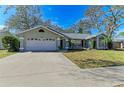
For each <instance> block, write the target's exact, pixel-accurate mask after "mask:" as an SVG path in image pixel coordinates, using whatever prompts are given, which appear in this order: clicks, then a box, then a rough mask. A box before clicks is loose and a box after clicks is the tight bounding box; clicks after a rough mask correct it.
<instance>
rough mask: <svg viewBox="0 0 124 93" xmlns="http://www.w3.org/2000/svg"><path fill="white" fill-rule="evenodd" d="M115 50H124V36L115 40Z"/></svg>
mask: <svg viewBox="0 0 124 93" xmlns="http://www.w3.org/2000/svg"><path fill="white" fill-rule="evenodd" d="M113 48H114V49H117V48H121V49H122V48H124V36H117V37H116V38H114V39H113Z"/></svg>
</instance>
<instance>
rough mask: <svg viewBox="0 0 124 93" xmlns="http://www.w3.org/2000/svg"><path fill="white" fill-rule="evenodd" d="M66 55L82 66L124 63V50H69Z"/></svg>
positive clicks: (95, 66) (105, 65)
mask: <svg viewBox="0 0 124 93" xmlns="http://www.w3.org/2000/svg"><path fill="white" fill-rule="evenodd" d="M64 55H65V56H66V57H67V58H69V59H70V60H71V61H72V62H74V63H75V64H76V65H78V66H79V67H80V68H97V67H109V66H121V65H124V51H114V50H84V51H68V52H66V53H64Z"/></svg>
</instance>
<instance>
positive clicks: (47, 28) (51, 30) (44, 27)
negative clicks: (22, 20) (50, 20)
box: [16, 26, 63, 36]
mask: <svg viewBox="0 0 124 93" xmlns="http://www.w3.org/2000/svg"><path fill="white" fill-rule="evenodd" d="M38 28H42V29H46V30H49V31H50V32H52V33H55V34H57V35H60V36H63V35H62V34H60V33H59V32H57V31H54V30H53V29H50V28H49V27H46V26H37V27H33V28H31V29H28V30H24V31H21V32H18V33H16V35H19V34H22V33H25V32H29V31H31V30H34V29H38Z"/></svg>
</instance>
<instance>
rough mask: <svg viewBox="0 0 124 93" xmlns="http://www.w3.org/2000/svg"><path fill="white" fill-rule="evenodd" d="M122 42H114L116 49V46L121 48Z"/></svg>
mask: <svg viewBox="0 0 124 93" xmlns="http://www.w3.org/2000/svg"><path fill="white" fill-rule="evenodd" d="M120 44H121V43H120V42H113V48H114V49H116V48H120V47H121V46H120Z"/></svg>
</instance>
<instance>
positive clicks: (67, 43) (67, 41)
mask: <svg viewBox="0 0 124 93" xmlns="http://www.w3.org/2000/svg"><path fill="white" fill-rule="evenodd" d="M65 49H69V40H68V39H65Z"/></svg>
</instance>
